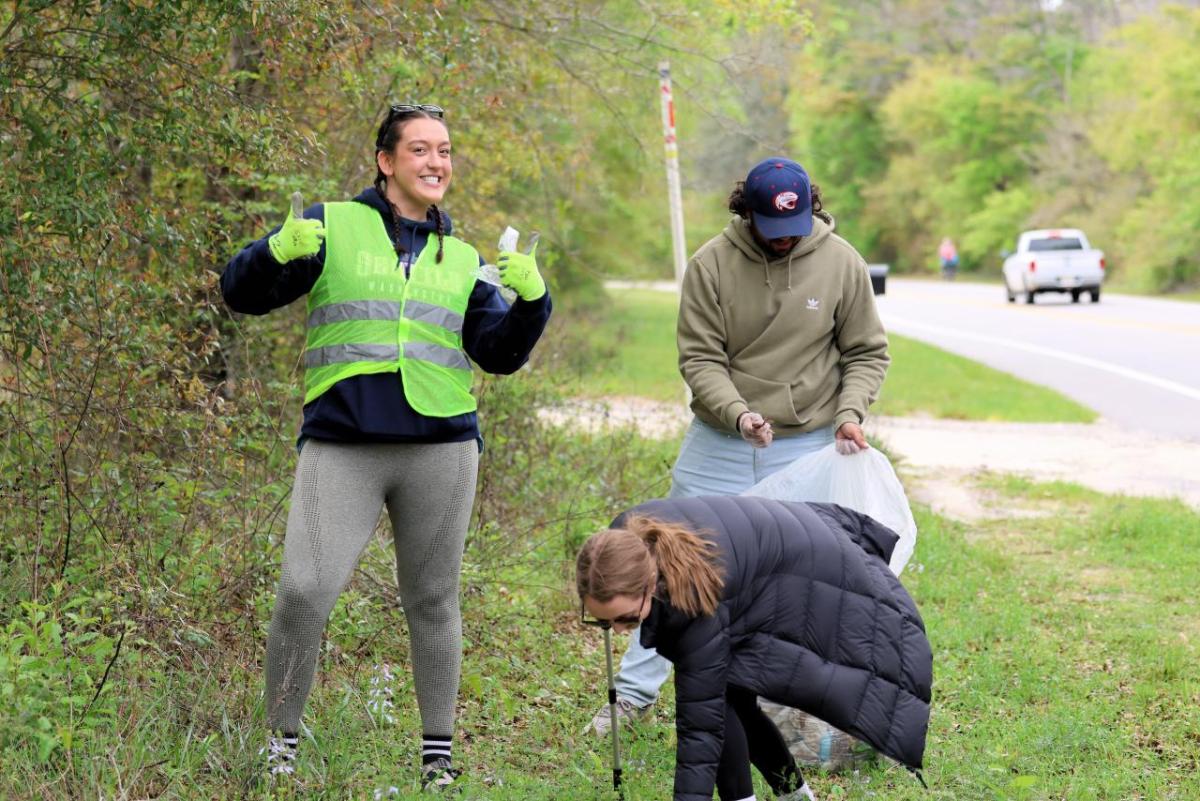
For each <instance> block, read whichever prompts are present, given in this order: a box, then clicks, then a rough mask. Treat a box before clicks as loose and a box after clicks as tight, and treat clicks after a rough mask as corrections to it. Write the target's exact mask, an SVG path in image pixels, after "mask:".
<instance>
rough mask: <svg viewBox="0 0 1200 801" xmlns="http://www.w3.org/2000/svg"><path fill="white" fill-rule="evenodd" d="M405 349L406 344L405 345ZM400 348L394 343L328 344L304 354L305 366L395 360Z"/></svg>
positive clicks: (398, 356)
mask: <svg viewBox="0 0 1200 801" xmlns="http://www.w3.org/2000/svg"><path fill="white" fill-rule="evenodd" d="M405 350H407V346H406V347H405ZM398 358H400V348H398V347H397V346H395V345H329V346H327V347H324V348H313V349H312V350H310V351H307V352H306V353H305V354H304V366H305V367H324V366H325V365H327V364H340V363H342V362H395V361H396V360H397V359H398Z"/></svg>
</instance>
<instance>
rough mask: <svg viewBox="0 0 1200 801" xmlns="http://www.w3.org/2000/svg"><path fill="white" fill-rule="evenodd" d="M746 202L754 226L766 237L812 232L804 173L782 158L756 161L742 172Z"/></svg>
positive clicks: (809, 197)
mask: <svg viewBox="0 0 1200 801" xmlns="http://www.w3.org/2000/svg"><path fill="white" fill-rule="evenodd" d="M745 192H746V202H747V204H748V205H749V207H750V217H751V219H752V220H753V221H754V227H755V228H756V229H758V232H759V233H760V234H761V235H762V236H763V237H764V238H766V239H781V238H783V237H786V236H808V235H809V234H811V233H812V228H813V219H812V187H811V186H810V184H809V181H808V173H806V172H805V171H804V168H803V167H801V166H800V165H799V164H797V163H796V162H794V161H792V160H791V159H785V158H769V159H764V160H763V161H760V162H759V163H758V164H756V165H755V166H754V169H752V170H750V174H749V175H747V176H746V189H745Z"/></svg>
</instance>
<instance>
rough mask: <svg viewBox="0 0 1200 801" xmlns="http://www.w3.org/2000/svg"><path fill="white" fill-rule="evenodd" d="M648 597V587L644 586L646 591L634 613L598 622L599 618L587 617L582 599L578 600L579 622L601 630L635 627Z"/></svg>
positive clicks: (638, 622) (639, 621)
mask: <svg viewBox="0 0 1200 801" xmlns="http://www.w3.org/2000/svg"><path fill="white" fill-rule="evenodd" d="M649 597H650V585H649V584H647V585H646V591H645V592H644V593H643V594H642V602H641V603H639V604H638V608H637V611H636V612H633V613H631V614H628V615H621V616H620V617H614V618H613V619H612V620H600V619H599V618H594V617H588V616H587V607H585V606H584V605H583V599H582V598H581V599H579V622H580V623H582V624H583V625H585V626H598V627H600V628H602V629H608V628H612V627H613V626H637V625H639V624H640V623H641V622H642V607H644V606H645V605H646V599H647V598H649Z"/></svg>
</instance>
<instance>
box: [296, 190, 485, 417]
mask: <svg viewBox="0 0 1200 801" xmlns="http://www.w3.org/2000/svg"><path fill="white" fill-rule="evenodd" d="M325 231H326V235H325V266H324V269H323V270H322V272H321V275H320V277H319V278H318V279H317V282H316V284H315V285H314V286H313V289H312V291H311V292H309V296H308V347H307V349H306V352H305V357H304V363H305V367H306V368H307V369H306V370H305V398H304V400H305V403H309V402H311V401H312V400H314V399H316V398H317V397H319V396H320V395H321V394H322V393H323V392H325V391H326V390H327V389H329V388H330V387H331V386H333V385H334V384H336V383H337V382H338V381H341V380H343V379H345V378H349V377H350V376H354V375H363V374H369V373H385V372H396V371H399V372H400V374H401V382H402V384H403V386H404V395H405V398H406V400H408V402H409V405H410V406H412V407H413V409H414V410H416V411H417V412H419V413H420V414H424V415H427V416H430V417H449V416H452V415H458V414H464V413H466V412H470V411H474V410H475V408H476V403H475V398H474V396H473V395H471V381H472V374H471V363H470V362H469V361H468V360H467V356H466V354H465V353H464V352H463V349H462V329H463V323H464V318H465V315H466V310H467V304H468V302H469V300H470V296H471V291H472V290H473V289H474V287H475V274H476V271H477V269H478V266H479V254H478V253H476V251H475V249H474V248H472V247H471V246H470V245H468V244H466V243H465V242H462V241H461V240H458V239H456V238H454V237H451V236H446V237H443V241H442V248H443V258H442V261H441V262H440V263H439V262H438V261H437V260H436V253H437V250H438V242H437V239H436V238H435V237H432V236H431V237H430V238H429V241H428V243H427V244H426V247H425V248H423V249H422V251H421V253H420V254H419V255H418V257H417V259H416V261H415V262H414V263H413V264H412V266H411V268H410V274H409V276H407V277H406V276H405V273H404V269H403V266H402V265H400V264H399V263H398V260H397V257H396V254H395V251H394V250H393V249H392V243H391V240H390V239H389V237H388V235H387V231H386V229H385V228H384V224H383V218H382V217H381V216H380V215H379V212H378V211H376V210H375V209H373V208H371V207H370V206H367V205H365V204H362V203H354V202H351V203H327V204H325Z"/></svg>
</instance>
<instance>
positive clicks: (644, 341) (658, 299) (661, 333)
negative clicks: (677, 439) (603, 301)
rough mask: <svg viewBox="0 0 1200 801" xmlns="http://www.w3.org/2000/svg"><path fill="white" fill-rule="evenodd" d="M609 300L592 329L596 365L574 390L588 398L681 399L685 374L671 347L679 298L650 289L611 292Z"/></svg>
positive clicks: (591, 339) (591, 338)
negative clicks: (625, 396)
mask: <svg viewBox="0 0 1200 801" xmlns="http://www.w3.org/2000/svg"><path fill="white" fill-rule="evenodd" d="M609 294H610V296H611V299H612V303H611V304H610V305H609V306H608V307H606V309H605V312H604V314H603V315H601V316H599V317H598V318H597V319H596V320H595V324H594V325H593V326H592V328H591V334H590V338H589V339H590V343H591V345H592V347H593V348H594V349H595V350H596V351H597V355H598V358H596V359H595V366H596V367H600V368H601V369H598V370H595V369H593V370H589V371H588V372H586V373H585V374H584V375H582V376H581V380H580V385H579V389H578V392H579V394H580V395H583V396H585V397H591V398H602V397H612V396H617V395H637V396H640V397H643V398H650V399H652V400H657V401H664V402H671V401H674V402H678V403H683V400H684V390H683V379H682V378H680V377H679V357H678V352H677V351H676V349H675V318H676V316H677V315H678V313H679V297H678V296H677V295H675V294H674V293H673V292H656V291H653V290H648V289H630V290H620V291H611V292H610V293H609Z"/></svg>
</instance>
